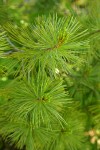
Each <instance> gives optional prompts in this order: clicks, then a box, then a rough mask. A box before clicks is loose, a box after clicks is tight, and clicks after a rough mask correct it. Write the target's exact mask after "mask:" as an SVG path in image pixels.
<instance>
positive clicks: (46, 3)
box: [0, 0, 100, 150]
mask: <svg viewBox="0 0 100 150" xmlns="http://www.w3.org/2000/svg"><path fill="white" fill-rule="evenodd" d="M2 10H3V11H4V12H3V11H2ZM5 10H6V11H5ZM0 12H1V13H0V20H1V23H2V24H3V23H4V22H5V23H6V22H7V21H8V20H9V19H10V20H11V21H12V22H13V23H14V24H15V26H17V25H19V26H25V27H27V26H29V25H30V24H31V23H34V21H35V20H36V18H38V17H41V16H43V15H47V16H48V15H49V14H54V13H57V14H58V16H65V17H66V16H70V15H72V14H73V15H74V16H77V18H78V19H79V20H80V21H81V22H82V23H83V24H84V26H85V27H86V28H88V30H89V31H90V34H91V36H90V40H91V41H90V47H91V48H90V49H91V51H90V53H89V56H88V57H87V60H86V61H88V64H87V65H86V66H84V67H83V68H81V67H80V68H78V67H76V68H75V69H74V70H73V73H72V75H66V74H64V73H62V76H63V78H64V82H65V83H66V85H67V89H68V90H69V93H70V95H71V97H72V98H73V99H74V100H75V101H78V102H80V104H79V105H80V107H81V109H82V111H83V112H85V113H86V114H87V116H88V117H87V118H88V121H87V127H86V133H85V134H86V135H85V136H87V137H88V141H89V144H90V147H89V148H88V147H87V148H86V150H99V149H100V123H99V121H98V120H100V34H98V33H99V32H100V0H0ZM13 64H14V65H15V64H16V61H12V65H11V62H10V63H9V61H8V60H7V62H6V58H3V56H2V57H1V58H0V93H2V94H0V103H2V95H5V93H6V94H7V95H8V97H9V91H7V90H6V88H5V87H6V86H7V84H8V83H10V81H11V80H12V79H13V78H14V69H15V68H13ZM16 67H17V66H16ZM0 150H15V148H14V146H13V147H11V146H10V143H7V142H4V141H3V140H2V138H0Z"/></svg>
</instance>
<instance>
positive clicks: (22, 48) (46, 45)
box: [4, 16, 89, 73]
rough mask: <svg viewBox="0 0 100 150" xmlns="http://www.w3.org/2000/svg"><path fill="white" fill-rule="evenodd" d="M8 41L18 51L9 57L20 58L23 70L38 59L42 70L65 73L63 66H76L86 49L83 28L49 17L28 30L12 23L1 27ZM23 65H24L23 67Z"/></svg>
mask: <svg viewBox="0 0 100 150" xmlns="http://www.w3.org/2000/svg"><path fill="white" fill-rule="evenodd" d="M4 28H5V30H6V31H7V33H8V37H9V39H10V41H11V42H12V43H13V45H15V47H16V48H17V49H18V50H19V51H18V52H17V53H14V54H12V57H14V58H17V59H18V60H19V61H20V62H21V60H22V58H23V61H24V68H25V70H26V69H27V67H28V68H29V69H30V70H32V69H33V68H34V67H35V65H36V63H37V61H38V60H40V62H41V64H42V65H43V67H44V68H48V69H49V71H52V72H53V73H54V72H55V68H61V69H62V70H65V71H67V67H66V66H67V64H68V63H72V64H75V65H76V64H80V63H82V62H83V56H82V57H81V58H80V59H79V57H80V56H81V55H84V54H86V52H87V50H88V48H89V41H88V39H86V37H87V35H88V31H87V29H84V28H83V27H82V25H81V24H80V23H79V22H78V21H77V20H76V19H75V18H74V17H69V18H58V17H57V16H53V17H51V16H49V17H48V18H41V19H40V20H38V21H37V24H36V25H33V26H31V27H30V28H24V27H20V28H19V27H17V28H15V27H14V26H13V25H12V24H7V26H6V25H5V26H4ZM26 64H27V66H26Z"/></svg>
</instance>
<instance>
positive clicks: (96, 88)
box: [0, 0, 100, 150]
mask: <svg viewBox="0 0 100 150" xmlns="http://www.w3.org/2000/svg"><path fill="white" fill-rule="evenodd" d="M96 2H97V3H95V5H96V6H95V8H98V2H99V1H98V0H96ZM93 5H94V2H93V3H91V4H90V5H88V7H87V10H88V11H89V12H90V14H88V16H87V18H85V17H84V16H83V17H82V19H81V17H79V16H78V15H77V14H76V13H75V12H74V10H73V9H72V8H71V7H70V10H69V11H70V13H69V15H68V16H67V17H65V16H63V17H62V16H61V14H60V15H59V14H49V15H48V16H45V15H43V16H41V17H37V18H36V19H35V21H34V23H33V24H29V25H28V26H24V25H23V26H22V25H16V21H15V22H14V21H13V22H12V20H10V19H8V20H6V21H5V20H4V18H5V16H6V15H7V14H6V13H4V12H5V9H3V11H4V12H3V14H5V15H4V17H0V18H1V20H4V21H3V22H2V23H1V26H0V59H1V60H0V66H1V69H0V74H1V79H2V81H3V80H7V79H6V78H4V76H6V77H8V80H7V81H6V82H5V84H2V81H1V85H0V135H1V136H2V138H3V139H4V140H5V141H7V142H10V143H11V145H14V147H17V148H18V149H25V150H92V149H95V150H96V149H99V136H100V133H99V132H100V131H99V128H100V125H99V120H100V119H99V117H100V110H99V108H100V102H99V99H100V50H99V45H100V44H99V43H100V42H99V41H100V36H99V32H100V24H99V23H100V17H99V15H98V12H99V11H100V10H99V8H98V9H96V11H97V12H96V11H95V13H94V11H93V10H94V7H93ZM91 11H92V13H91ZM99 14H100V13H99ZM93 138H94V139H93ZM89 140H91V143H94V144H95V145H93V146H92V145H91V144H90V142H89ZM96 144H97V145H96Z"/></svg>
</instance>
